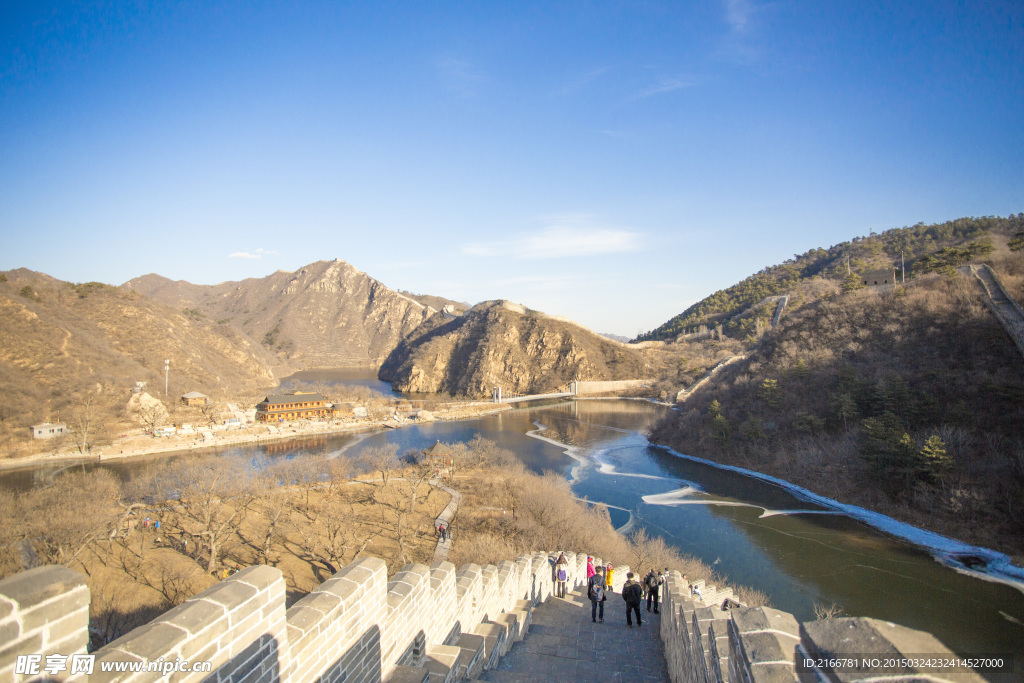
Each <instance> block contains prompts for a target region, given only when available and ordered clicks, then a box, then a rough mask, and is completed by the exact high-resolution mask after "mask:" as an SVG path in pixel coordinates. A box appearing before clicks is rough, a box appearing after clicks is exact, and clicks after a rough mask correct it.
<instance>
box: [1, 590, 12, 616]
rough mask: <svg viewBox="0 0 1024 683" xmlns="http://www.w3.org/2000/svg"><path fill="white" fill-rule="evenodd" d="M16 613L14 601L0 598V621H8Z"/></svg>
mask: <svg viewBox="0 0 1024 683" xmlns="http://www.w3.org/2000/svg"><path fill="white" fill-rule="evenodd" d="M13 612H14V601H13V600H10V599H8V598H5V597H3V596H0V621H2V620H3V619H6V618H7V617H9V616H10V615H11V613H13Z"/></svg>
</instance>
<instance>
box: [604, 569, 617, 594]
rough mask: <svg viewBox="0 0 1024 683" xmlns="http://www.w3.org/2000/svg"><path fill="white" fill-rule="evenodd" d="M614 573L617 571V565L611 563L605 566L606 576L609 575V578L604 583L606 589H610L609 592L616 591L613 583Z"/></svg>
mask: <svg viewBox="0 0 1024 683" xmlns="http://www.w3.org/2000/svg"><path fill="white" fill-rule="evenodd" d="M614 573H615V567H613V566H611V565H608V566H607V567H606V568H605V576H606V577H608V580H607V581H605V583H604V589H605V590H606V591H608V592H609V593H614V592H615V587H614V586H613V585H612V574H614Z"/></svg>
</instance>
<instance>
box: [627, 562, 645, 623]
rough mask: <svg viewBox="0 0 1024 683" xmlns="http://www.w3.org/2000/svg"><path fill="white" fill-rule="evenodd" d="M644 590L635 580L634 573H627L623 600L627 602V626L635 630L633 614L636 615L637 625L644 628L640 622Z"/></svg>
mask: <svg viewBox="0 0 1024 683" xmlns="http://www.w3.org/2000/svg"><path fill="white" fill-rule="evenodd" d="M643 596H644V588H643V586H641V585H640V582H639V581H635V580H633V572H627V573H626V583H625V584H623V586H622V599H623V600H625V601H626V626H628V627H629V628H633V620H632V618H631V617H632V616H633V613H634V612H635V613H636V625H637V626H643V625H644V624H643V622H642V621H640V601H641V600H643Z"/></svg>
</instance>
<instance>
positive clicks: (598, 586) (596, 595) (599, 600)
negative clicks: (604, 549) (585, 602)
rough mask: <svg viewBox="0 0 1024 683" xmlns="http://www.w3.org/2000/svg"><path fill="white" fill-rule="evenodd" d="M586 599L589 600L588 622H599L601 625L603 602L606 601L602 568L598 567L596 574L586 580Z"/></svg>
mask: <svg viewBox="0 0 1024 683" xmlns="http://www.w3.org/2000/svg"><path fill="white" fill-rule="evenodd" d="M587 597H588V598H590V620H591V621H593V622H597V621H598V620H600V622H601V623H602V624H603V623H604V601H605V600H607V599H608V595H607V594H606V593H605V590H604V567H598V568H597V571H596V573H595V574H594V575H593V576H591V577H590V578H589V579H587ZM599 606H600V610H599V609H598V607H599Z"/></svg>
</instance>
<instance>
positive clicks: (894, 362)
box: [652, 218, 1024, 559]
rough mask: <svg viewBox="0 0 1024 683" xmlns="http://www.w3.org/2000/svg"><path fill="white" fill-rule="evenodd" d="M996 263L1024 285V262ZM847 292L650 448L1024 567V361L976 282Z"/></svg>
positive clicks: (715, 384) (814, 311)
mask: <svg viewBox="0 0 1024 683" xmlns="http://www.w3.org/2000/svg"><path fill="white" fill-rule="evenodd" d="M1016 220H1018V221H1019V218H1018V219H1016ZM971 236H976V233H972V234H971ZM986 260H990V261H993V262H994V263H995V265H996V267H997V270H998V271H1001V272H1002V274H1003V277H1004V280H1007V281H1009V282H1011V283H1020V282H1021V281H1024V253H1022V252H1019V251H1018V252H1012V251H1006V250H1005V248H1003V249H1001V250H997V252H995V253H993V254H991V255H990V256H988V257H987V259H986ZM1010 289H1013V287H1010ZM833 292H834V293H833V294H827V295H824V296H822V297H821V298H819V299H818V300H816V301H814V302H811V303H808V304H806V305H804V306H802V307H799V308H798V309H797V310H795V311H793V312H791V313H789V314H788V315H787V316H785V317H784V318H783V320H782V323H781V324H780V326H779V327H778V328H776V329H774V330H770V331H767V332H766V333H765V334H764V335H763V336H762V337H761V338H760V339H759V341H758V342H757V343H756V344H755V345H753V347H752V348H751V350H750V352H749V357H748V358H747V359H746V360H744V361H741V362H737V363H735V364H733V365H731V366H729V367H728V368H727V369H725V370H723V371H722V373H721V374H720V375H717V376H716V378H715V380H714V381H712V382H711V383H710V384H709V385H707V386H706V387H704V388H702V389H701V390H699V391H698V392H696V393H694V395H693V396H692V397H690V398H689V399H688V400H687V401H686V402H685V403H684V404H682V406H681V410H680V412H678V413H674V414H672V415H670V416H669V417H668V418H667V419H666V420H664V421H663V422H662V423H661V424H659V425H658V426H657V427H656V428H655V429H654V431H653V433H652V439H653V440H654V441H656V442H659V443H663V444H667V445H670V446H672V447H673V448H675V449H676V450H679V451H680V452H683V453H687V454H692V455H699V456H701V457H708V458H711V459H713V460H716V461H719V462H724V463H730V464H738V465H741V466H744V467H749V468H752V469H755V470H757V471H760V472H765V473H769V474H773V475H776V476H779V477H782V478H784V479H787V480H789V481H793V482H795V483H798V484H800V485H803V486H805V487H807V488H809V489H811V490H813V491H816V492H818V493H821V494H824V495H827V496H831V497H834V498H837V499H839V500H842V501H844V502H853V503H856V504H860V505H864V506H867V507H869V508H872V509H876V510H879V511H881V512H884V513H887V514H891V515H894V516H896V517H898V518H901V519H904V520H906V521H909V522H911V523H914V524H917V525H920V526H923V527H925V528H929V529H932V530H936V531H939V532H941V533H946V534H950V535H952V536H955V537H959V538H961V539H963V540H965V541H968V542H972V543H978V544H981V545H986V546H989V547H994V548H998V549H1000V550H1003V551H1004V552H1009V553H1012V554H1015V555H1016V557H1017V558H1018V559H1020V558H1021V557H1024V359H1022V358H1021V355H1020V353H1019V351H1018V349H1017V348H1016V347H1015V346H1014V344H1013V342H1012V341H1011V340H1010V338H1009V337H1008V336H1007V334H1006V332H1005V331H1004V329H1003V328H1002V327H1001V326H1000V324H999V323H998V321H997V320H996V319H995V317H994V316H993V315H992V314H991V312H990V311H989V310H988V309H987V308H986V307H985V305H984V303H983V299H982V290H981V287H980V286H979V284H978V282H977V281H976V280H975V279H974V278H972V277H970V276H968V275H964V274H961V273H958V272H956V271H951V270H947V271H945V272H941V273H932V274H929V275H923V276H920V277H917V278H915V279H914V280H913V282H912V283H911V284H908V285H907V286H906V287H905V288H898V289H896V290H895V291H878V290H872V289H861V290H856V291H849V292H846V293H840V292H839V291H838V288H834V289H833Z"/></svg>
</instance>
